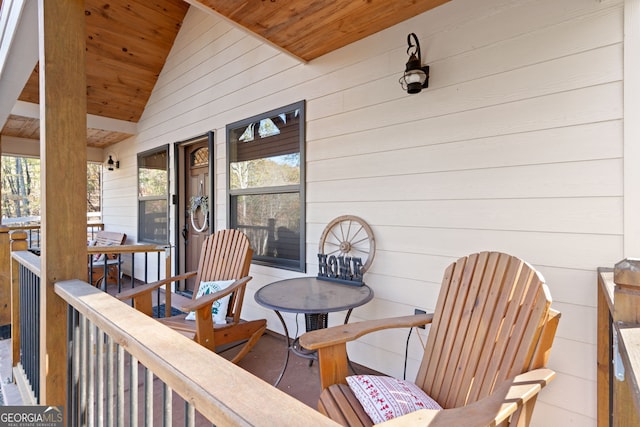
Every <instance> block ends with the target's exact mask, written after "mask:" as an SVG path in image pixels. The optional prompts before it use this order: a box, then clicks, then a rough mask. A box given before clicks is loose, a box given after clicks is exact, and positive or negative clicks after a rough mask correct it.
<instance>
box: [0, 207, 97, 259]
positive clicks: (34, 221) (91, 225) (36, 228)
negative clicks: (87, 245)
mask: <svg viewBox="0 0 640 427" xmlns="http://www.w3.org/2000/svg"><path fill="white" fill-rule="evenodd" d="M100 217H101V213H100V212H88V213H87V240H92V239H94V238H95V235H96V233H97V232H98V231H100V230H104V224H103V223H102V222H99V221H100ZM2 225H4V226H6V227H7V228H8V229H9V231H10V232H11V231H16V230H18V231H24V232H26V233H27V236H28V237H27V241H28V243H29V248H34V249H36V250H37V249H38V248H39V247H40V230H41V225H40V217H39V216H29V217H21V218H4V219H3V220H2Z"/></svg>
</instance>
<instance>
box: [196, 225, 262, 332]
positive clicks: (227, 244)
mask: <svg viewBox="0 0 640 427" xmlns="http://www.w3.org/2000/svg"><path fill="white" fill-rule="evenodd" d="M252 255H253V250H252V249H251V244H250V242H249V238H248V237H247V236H246V235H245V234H244V233H243V232H242V231H240V230H220V231H217V232H215V233H213V234H212V235H210V236H209V237H207V239H206V240H205V241H204V243H203V245H202V251H201V252H200V260H199V261H198V274H197V275H196V285H195V289H194V291H193V295H194V298H195V296H196V295H197V293H198V288H199V287H200V282H208V281H214V280H231V279H233V280H237V279H241V278H242V277H245V276H248V275H249V268H250V267H251V257H252ZM243 299H244V287H242V288H241V289H240V292H235V293H234V294H233V296H232V297H231V300H230V301H229V311H228V312H227V316H230V317H233V318H234V319H235V321H239V320H240V319H239V317H240V308H241V307H242V302H243ZM236 317H237V319H236Z"/></svg>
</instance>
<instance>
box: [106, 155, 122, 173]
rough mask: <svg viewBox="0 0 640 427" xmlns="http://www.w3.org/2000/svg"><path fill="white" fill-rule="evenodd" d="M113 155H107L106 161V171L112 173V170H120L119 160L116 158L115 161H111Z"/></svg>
mask: <svg viewBox="0 0 640 427" xmlns="http://www.w3.org/2000/svg"><path fill="white" fill-rule="evenodd" d="M114 156H115V154H109V158H108V159H107V161H106V163H107V170H109V171H112V170H114V169H120V160H118V158H117V157H116V160H113V157H114Z"/></svg>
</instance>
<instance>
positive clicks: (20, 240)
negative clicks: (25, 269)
mask: <svg viewBox="0 0 640 427" xmlns="http://www.w3.org/2000/svg"><path fill="white" fill-rule="evenodd" d="M10 236H11V244H10V245H11V247H10V252H15V251H26V250H27V249H28V247H29V242H27V233H26V232H25V231H23V230H15V231H12V232H11V233H10ZM9 265H10V266H11V327H12V328H13V330H12V336H11V359H12V362H11V363H12V365H11V366H13V367H15V366H18V362H20V273H19V269H20V263H18V261H16V260H14V259H11V263H10V264H9Z"/></svg>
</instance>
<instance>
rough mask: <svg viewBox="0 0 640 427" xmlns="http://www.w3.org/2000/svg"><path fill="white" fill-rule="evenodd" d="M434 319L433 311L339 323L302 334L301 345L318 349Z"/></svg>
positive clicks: (420, 324)
mask: <svg viewBox="0 0 640 427" xmlns="http://www.w3.org/2000/svg"><path fill="white" fill-rule="evenodd" d="M432 320H433V313H430V314H415V315H413V316H402V317H391V318H387V319H378V320H367V321H364V322H356V323H349V324H346V325H338V326H333V327H331V328H326V329H318V330H315V331H311V332H307V333H305V334H303V335H302V336H300V345H302V346H303V347H304V348H306V349H307V350H318V349H319V348H323V347H329V346H333V345H336V344H344V343H347V342H349V341H353V340H355V339H358V338H360V337H361V336H363V335H366V334H368V333H371V332H375V331H380V330H382V329H391V328H410V327H414V326H422V325H426V324H428V323H431V321H432Z"/></svg>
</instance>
